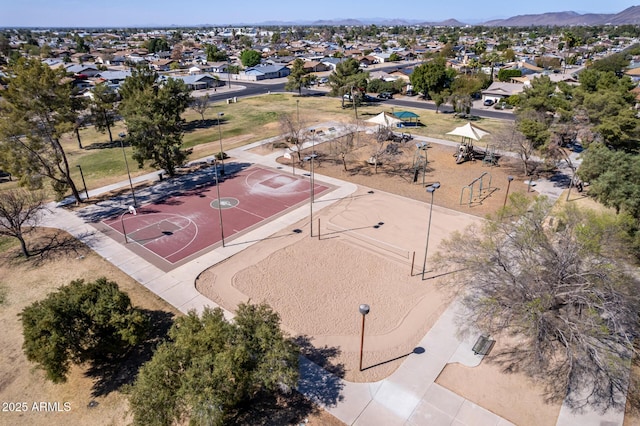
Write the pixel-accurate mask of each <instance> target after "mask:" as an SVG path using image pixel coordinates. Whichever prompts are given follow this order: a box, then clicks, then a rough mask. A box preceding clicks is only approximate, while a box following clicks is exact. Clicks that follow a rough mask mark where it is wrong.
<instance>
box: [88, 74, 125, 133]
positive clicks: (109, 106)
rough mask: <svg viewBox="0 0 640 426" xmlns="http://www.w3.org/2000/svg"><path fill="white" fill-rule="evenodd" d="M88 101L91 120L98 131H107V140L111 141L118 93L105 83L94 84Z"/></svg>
mask: <svg viewBox="0 0 640 426" xmlns="http://www.w3.org/2000/svg"><path fill="white" fill-rule="evenodd" d="M92 93H93V98H92V100H91V103H90V106H89V108H90V111H91V119H92V120H91V121H93V124H94V125H95V127H96V130H97V131H99V132H105V131H106V132H107V133H109V141H110V142H113V135H112V134H111V128H112V127H113V125H114V124H115V122H116V101H117V99H118V95H117V94H116V93H115V92H114V91H113V89H111V88H110V87H109V86H108V85H107V84H106V83H101V84H96V86H95V87H94V89H93V92H92Z"/></svg>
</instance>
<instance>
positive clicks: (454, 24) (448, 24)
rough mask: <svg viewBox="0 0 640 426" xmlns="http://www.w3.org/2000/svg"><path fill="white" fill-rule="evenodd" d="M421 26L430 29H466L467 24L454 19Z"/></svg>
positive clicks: (425, 23)
mask: <svg viewBox="0 0 640 426" xmlns="http://www.w3.org/2000/svg"><path fill="white" fill-rule="evenodd" d="M421 25H425V26H428V27H465V26H466V25H467V24H465V23H462V22H460V21H458V20H457V19H453V18H452V19H447V20H446V21H440V22H423V23H422V24H421Z"/></svg>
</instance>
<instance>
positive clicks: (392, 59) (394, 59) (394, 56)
mask: <svg viewBox="0 0 640 426" xmlns="http://www.w3.org/2000/svg"><path fill="white" fill-rule="evenodd" d="M401 60H402V56H400V55H398V54H397V53H396V52H393V53H391V55H389V62H399V61H401Z"/></svg>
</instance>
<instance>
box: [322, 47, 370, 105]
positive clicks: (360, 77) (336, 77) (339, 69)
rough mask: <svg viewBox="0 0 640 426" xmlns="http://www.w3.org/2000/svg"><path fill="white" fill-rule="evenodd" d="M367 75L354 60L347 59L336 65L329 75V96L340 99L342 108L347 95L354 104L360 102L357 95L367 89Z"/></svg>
mask: <svg viewBox="0 0 640 426" xmlns="http://www.w3.org/2000/svg"><path fill="white" fill-rule="evenodd" d="M368 79H369V73H368V72H363V71H362V69H361V68H360V64H359V63H358V61H357V60H355V58H349V59H347V60H345V61H342V62H340V63H338V65H336V69H335V71H333V72H332V73H331V74H330V75H329V86H330V87H331V92H330V94H331V96H340V97H341V98H342V107H343V108H344V95H345V94H349V95H350V96H351V99H352V101H353V102H354V103H356V105H357V103H358V102H359V101H360V96H359V94H360V93H361V92H362V91H363V90H364V89H365V88H366V87H367V80H368Z"/></svg>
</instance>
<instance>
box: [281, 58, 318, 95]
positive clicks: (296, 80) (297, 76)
mask: <svg viewBox="0 0 640 426" xmlns="http://www.w3.org/2000/svg"><path fill="white" fill-rule="evenodd" d="M315 80H316V76H315V75H314V74H308V73H307V72H306V70H305V69H304V61H303V60H302V59H300V58H296V60H295V61H293V66H292V67H291V73H290V74H289V76H288V77H287V84H285V86H284V89H285V90H291V91H293V90H297V91H298V95H299V96H300V95H302V88H303V87H305V88H308V87H309V86H311V85H312V84H313V83H314V82H315Z"/></svg>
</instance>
